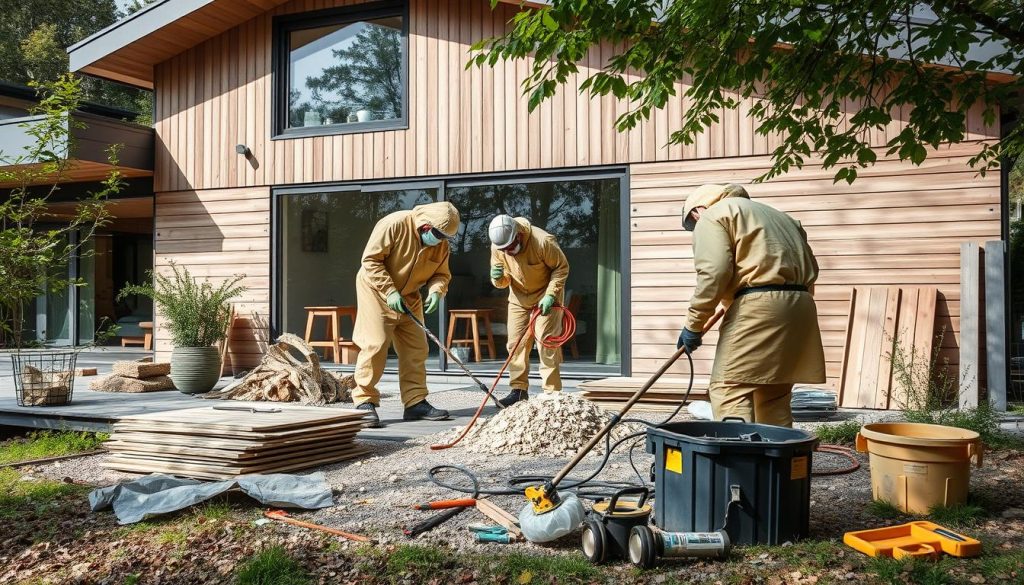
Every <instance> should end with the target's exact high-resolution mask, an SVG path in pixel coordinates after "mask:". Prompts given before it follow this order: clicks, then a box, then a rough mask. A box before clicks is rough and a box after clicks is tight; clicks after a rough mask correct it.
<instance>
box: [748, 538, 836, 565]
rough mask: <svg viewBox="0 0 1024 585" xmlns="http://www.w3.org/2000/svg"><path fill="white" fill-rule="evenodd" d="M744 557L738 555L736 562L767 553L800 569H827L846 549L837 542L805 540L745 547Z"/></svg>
mask: <svg viewBox="0 0 1024 585" xmlns="http://www.w3.org/2000/svg"><path fill="white" fill-rule="evenodd" d="M741 550H742V552H743V554H744V555H745V559H744V557H741V556H739V555H736V556H734V557H732V558H733V559H734V560H750V559H753V558H757V557H758V556H760V555H762V554H764V553H767V554H768V555H769V556H771V557H772V558H774V559H777V560H779V561H780V562H783V563H785V564H786V565H790V566H793V567H796V568H799V569H804V568H821V567H826V566H828V565H829V564H830V563H832V562H834V561H835V559H836V555H837V554H838V553H839V552H840V551H842V550H848V549H846V547H845V546H844V545H843V544H842V543H840V542H838V541H835V540H803V541H800V542H796V543H793V544H792V545H791V546H768V545H753V546H744V547H743V548H742V549H741Z"/></svg>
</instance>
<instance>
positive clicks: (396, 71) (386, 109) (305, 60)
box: [275, 2, 408, 135]
mask: <svg viewBox="0 0 1024 585" xmlns="http://www.w3.org/2000/svg"><path fill="white" fill-rule="evenodd" d="M276 35H277V42H276V45H275V47H276V50H277V57H276V63H277V71H276V73H275V75H276V76H277V77H276V79H275V87H276V94H275V101H276V107H275V112H276V122H275V126H276V129H277V133H278V135H295V134H298V135H311V134H335V133H344V132H365V131H371V130H380V129H386V128H394V127H401V126H404V125H405V124H406V103H407V87H408V85H407V81H406V77H407V71H408V64H407V59H408V52H407V50H406V30H405V7H404V3H394V2H386V3H372V4H364V5H360V6H359V7H347V8H343V9H338V10H329V11H321V12H316V13H313V14H303V15H297V16H288V17H282V18H280V19H279V20H278V21H277V32H276Z"/></svg>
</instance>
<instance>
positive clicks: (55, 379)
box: [11, 351, 78, 406]
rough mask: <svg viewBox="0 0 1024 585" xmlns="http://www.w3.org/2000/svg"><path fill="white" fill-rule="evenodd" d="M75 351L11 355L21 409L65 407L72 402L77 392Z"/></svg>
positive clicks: (76, 357)
mask: <svg viewBox="0 0 1024 585" xmlns="http://www.w3.org/2000/svg"><path fill="white" fill-rule="evenodd" d="M77 359H78V354H77V353H75V352H73V351H40V352H24V353H13V354H11V365H13V366H14V390H15V395H16V396H17V398H18V406H63V405H65V404H68V403H70V402H71V393H72V391H73V390H74V388H75V361H76V360H77Z"/></svg>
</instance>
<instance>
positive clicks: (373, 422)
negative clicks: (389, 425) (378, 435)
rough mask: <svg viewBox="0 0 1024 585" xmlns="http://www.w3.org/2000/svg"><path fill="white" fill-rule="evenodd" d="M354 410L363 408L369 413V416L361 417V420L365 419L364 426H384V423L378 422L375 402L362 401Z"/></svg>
mask: <svg viewBox="0 0 1024 585" xmlns="http://www.w3.org/2000/svg"><path fill="white" fill-rule="evenodd" d="M356 410H365V411H368V412H369V413H370V414H369V416H364V417H363V420H364V421H366V426H367V427H368V428H371V429H379V428H381V427H383V426H384V425H382V424H381V423H380V417H379V416H377V405H376V404H374V403H372V402H364V403H362V404H360V405H358V406H356Z"/></svg>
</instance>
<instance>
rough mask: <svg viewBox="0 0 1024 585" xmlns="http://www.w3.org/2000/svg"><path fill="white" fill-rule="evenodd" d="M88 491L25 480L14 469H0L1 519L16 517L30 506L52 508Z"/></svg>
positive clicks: (45, 480) (38, 480) (57, 483)
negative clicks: (67, 498)
mask: <svg viewBox="0 0 1024 585" xmlns="http://www.w3.org/2000/svg"><path fill="white" fill-rule="evenodd" d="M88 489H89V488H87V487H84V486H80V485H74V484H71V483H64V482H61V481H52V480H49V479H38V478H33V479H31V480H23V479H22V476H21V474H20V473H18V472H17V471H15V470H13V469H0V519H2V518H12V517H15V516H17V515H18V514H20V513H23V512H24V511H25V509H26V508H27V507H29V506H33V507H35V508H36V509H38V508H40V507H45V506H52V505H53V504H54V503H55V502H57V501H59V500H62V499H64V498H66V497H68V496H72V495H77V494H81V493H84V492H85V491H87V490H88Z"/></svg>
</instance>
